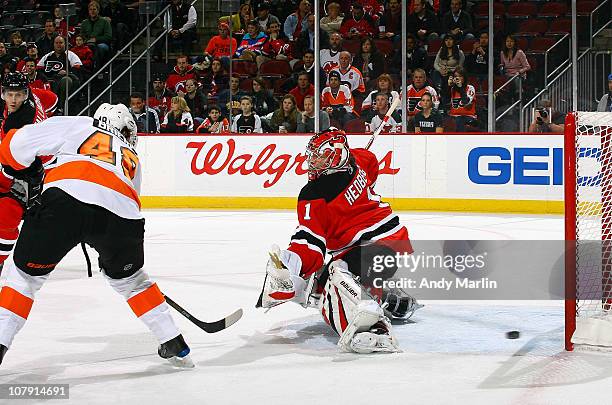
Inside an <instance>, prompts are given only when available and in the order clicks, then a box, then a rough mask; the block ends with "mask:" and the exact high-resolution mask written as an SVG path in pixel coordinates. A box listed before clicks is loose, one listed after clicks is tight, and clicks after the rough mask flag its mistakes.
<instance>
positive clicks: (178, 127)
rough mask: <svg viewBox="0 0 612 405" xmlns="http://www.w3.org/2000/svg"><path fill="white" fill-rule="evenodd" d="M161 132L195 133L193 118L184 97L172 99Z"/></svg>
mask: <svg viewBox="0 0 612 405" xmlns="http://www.w3.org/2000/svg"><path fill="white" fill-rule="evenodd" d="M161 132H166V133H171V134H177V133H185V132H193V118H192V117H191V112H190V111H189V107H187V102H186V101H185V99H184V98H183V97H181V96H175V97H172V102H171V104H170V111H168V114H166V116H165V117H164V121H163V122H162V123H161Z"/></svg>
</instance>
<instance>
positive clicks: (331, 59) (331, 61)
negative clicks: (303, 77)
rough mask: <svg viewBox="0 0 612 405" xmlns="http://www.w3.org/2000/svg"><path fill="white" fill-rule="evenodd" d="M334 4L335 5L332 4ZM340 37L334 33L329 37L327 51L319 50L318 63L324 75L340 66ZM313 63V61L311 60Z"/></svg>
mask: <svg viewBox="0 0 612 405" xmlns="http://www.w3.org/2000/svg"><path fill="white" fill-rule="evenodd" d="M334 4H335V3H334ZM342 41H343V39H342V35H340V33H338V32H335V33H333V34H331V35H330V37H329V49H321V51H320V55H321V56H320V61H321V62H320V63H321V67H322V68H323V70H324V71H325V74H328V73H329V72H331V71H332V70H333V69H334V68H337V67H338V66H340V52H342ZM313 62H314V60H313Z"/></svg>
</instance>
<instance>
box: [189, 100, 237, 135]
mask: <svg viewBox="0 0 612 405" xmlns="http://www.w3.org/2000/svg"><path fill="white" fill-rule="evenodd" d="M229 130H230V125H229V121H228V120H227V118H225V117H223V116H221V110H220V109H219V106H217V105H213V106H211V107H209V108H208V117H207V118H206V119H205V120H204V122H202V124H200V126H199V127H198V129H197V131H196V132H197V133H199V134H223V133H227V132H229Z"/></svg>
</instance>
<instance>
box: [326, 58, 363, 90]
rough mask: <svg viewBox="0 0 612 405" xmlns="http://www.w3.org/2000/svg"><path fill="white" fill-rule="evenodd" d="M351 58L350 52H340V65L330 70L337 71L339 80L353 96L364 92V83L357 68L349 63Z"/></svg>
mask: <svg viewBox="0 0 612 405" xmlns="http://www.w3.org/2000/svg"><path fill="white" fill-rule="evenodd" d="M351 59H352V56H351V54H350V52H346V51H342V52H340V58H339V60H340V66H338V67H337V68H336V69H334V70H332V72H338V74H339V75H340V81H341V82H342V83H344V84H346V85H347V86H348V88H349V90H350V91H351V93H352V94H353V97H354V96H355V95H358V94H359V93H363V92H365V84H364V82H363V76H362V75H361V72H360V71H359V69H357V68H356V67H355V66H352V65H351Z"/></svg>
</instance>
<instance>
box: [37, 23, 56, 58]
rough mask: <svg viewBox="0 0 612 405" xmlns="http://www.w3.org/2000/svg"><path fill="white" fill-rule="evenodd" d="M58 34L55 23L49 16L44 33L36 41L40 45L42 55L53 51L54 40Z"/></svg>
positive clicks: (39, 49) (39, 50)
mask: <svg viewBox="0 0 612 405" xmlns="http://www.w3.org/2000/svg"><path fill="white" fill-rule="evenodd" d="M56 36H57V32H56V31H55V23H54V22H53V20H52V19H50V18H49V19H48V20H46V21H45V31H44V33H43V34H42V36H41V37H40V38H39V39H38V40H37V41H36V46H37V47H38V52H39V54H40V55H46V54H48V53H49V52H52V51H53V41H54V40H55V37H56Z"/></svg>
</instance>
